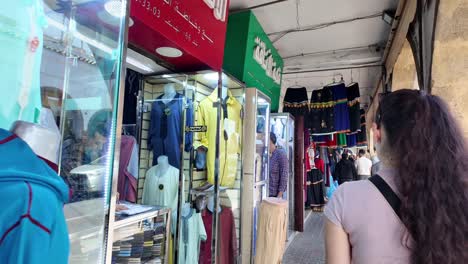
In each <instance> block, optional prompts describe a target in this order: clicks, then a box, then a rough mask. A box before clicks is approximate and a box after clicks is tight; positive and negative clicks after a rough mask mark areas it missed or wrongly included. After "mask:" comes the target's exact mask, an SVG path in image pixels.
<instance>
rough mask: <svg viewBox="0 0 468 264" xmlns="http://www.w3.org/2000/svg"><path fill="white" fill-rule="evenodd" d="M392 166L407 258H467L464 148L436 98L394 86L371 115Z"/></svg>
mask: <svg viewBox="0 0 468 264" xmlns="http://www.w3.org/2000/svg"><path fill="white" fill-rule="evenodd" d="M375 121H376V124H377V126H378V127H382V128H383V130H384V133H385V136H386V139H387V141H388V145H389V146H391V149H392V154H391V155H392V158H393V159H394V160H395V164H396V165H397V166H398V172H399V174H398V176H399V177H397V179H396V181H397V186H398V188H399V190H400V192H401V194H402V197H401V200H402V204H401V216H402V221H403V223H404V225H405V226H406V227H407V229H408V232H409V234H410V236H411V240H412V241H411V243H410V248H409V250H410V251H411V263H413V264H423V263H424V264H439V263H444V264H458V263H468V188H467V187H468V180H467V179H468V178H467V176H468V149H467V144H466V139H465V138H464V137H463V134H462V133H461V130H460V128H459V127H458V125H457V123H456V121H455V119H454V117H453V116H452V115H451V114H450V112H449V110H448V107H447V105H446V104H445V103H444V102H443V101H442V99H441V98H439V97H437V96H434V95H429V94H426V93H425V92H420V91H415V90H400V91H396V92H393V93H390V94H388V95H386V96H385V97H383V98H382V100H381V102H380V106H379V109H378V110H377V115H376V120H375Z"/></svg>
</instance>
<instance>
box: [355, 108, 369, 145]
mask: <svg viewBox="0 0 468 264" xmlns="http://www.w3.org/2000/svg"><path fill="white" fill-rule="evenodd" d="M360 113H361V132H359V133H358V135H357V144H358V145H359V146H365V145H367V130H366V112H365V111H364V109H361V110H360Z"/></svg>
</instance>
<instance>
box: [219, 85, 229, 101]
mask: <svg viewBox="0 0 468 264" xmlns="http://www.w3.org/2000/svg"><path fill="white" fill-rule="evenodd" d="M227 96H228V88H227V87H226V86H223V87H221V98H222V99H223V100H225V99H226V97H227Z"/></svg>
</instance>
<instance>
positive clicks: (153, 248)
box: [112, 206, 171, 264]
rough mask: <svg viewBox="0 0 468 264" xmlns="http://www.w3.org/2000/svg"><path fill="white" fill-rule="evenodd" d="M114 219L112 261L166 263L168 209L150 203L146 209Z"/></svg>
mask: <svg viewBox="0 0 468 264" xmlns="http://www.w3.org/2000/svg"><path fill="white" fill-rule="evenodd" d="M115 218H116V221H115V222H114V224H113V227H112V230H113V232H114V236H113V241H112V243H113V244H112V263H116V264H118V263H128V261H132V263H134V261H136V263H168V259H169V254H170V252H169V243H170V242H169V241H170V239H169V237H170V236H171V231H170V230H171V228H170V227H171V209H169V208H165V207H158V206H151V209H150V210H149V211H146V212H142V213H139V214H135V215H130V216H126V215H119V214H116V216H115Z"/></svg>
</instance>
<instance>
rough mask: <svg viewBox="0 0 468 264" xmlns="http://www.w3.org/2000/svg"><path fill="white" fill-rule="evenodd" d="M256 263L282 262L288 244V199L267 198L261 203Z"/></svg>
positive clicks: (274, 263) (270, 263) (272, 263)
mask: <svg viewBox="0 0 468 264" xmlns="http://www.w3.org/2000/svg"><path fill="white" fill-rule="evenodd" d="M259 218H260V219H259V223H258V229H257V232H258V236H257V246H256V248H257V250H256V251H257V252H256V255H255V264H278V263H281V261H282V259H283V254H284V248H285V246H286V234H287V227H288V201H286V200H283V199H278V198H267V199H265V200H263V201H262V204H261V205H260V217H259Z"/></svg>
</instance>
